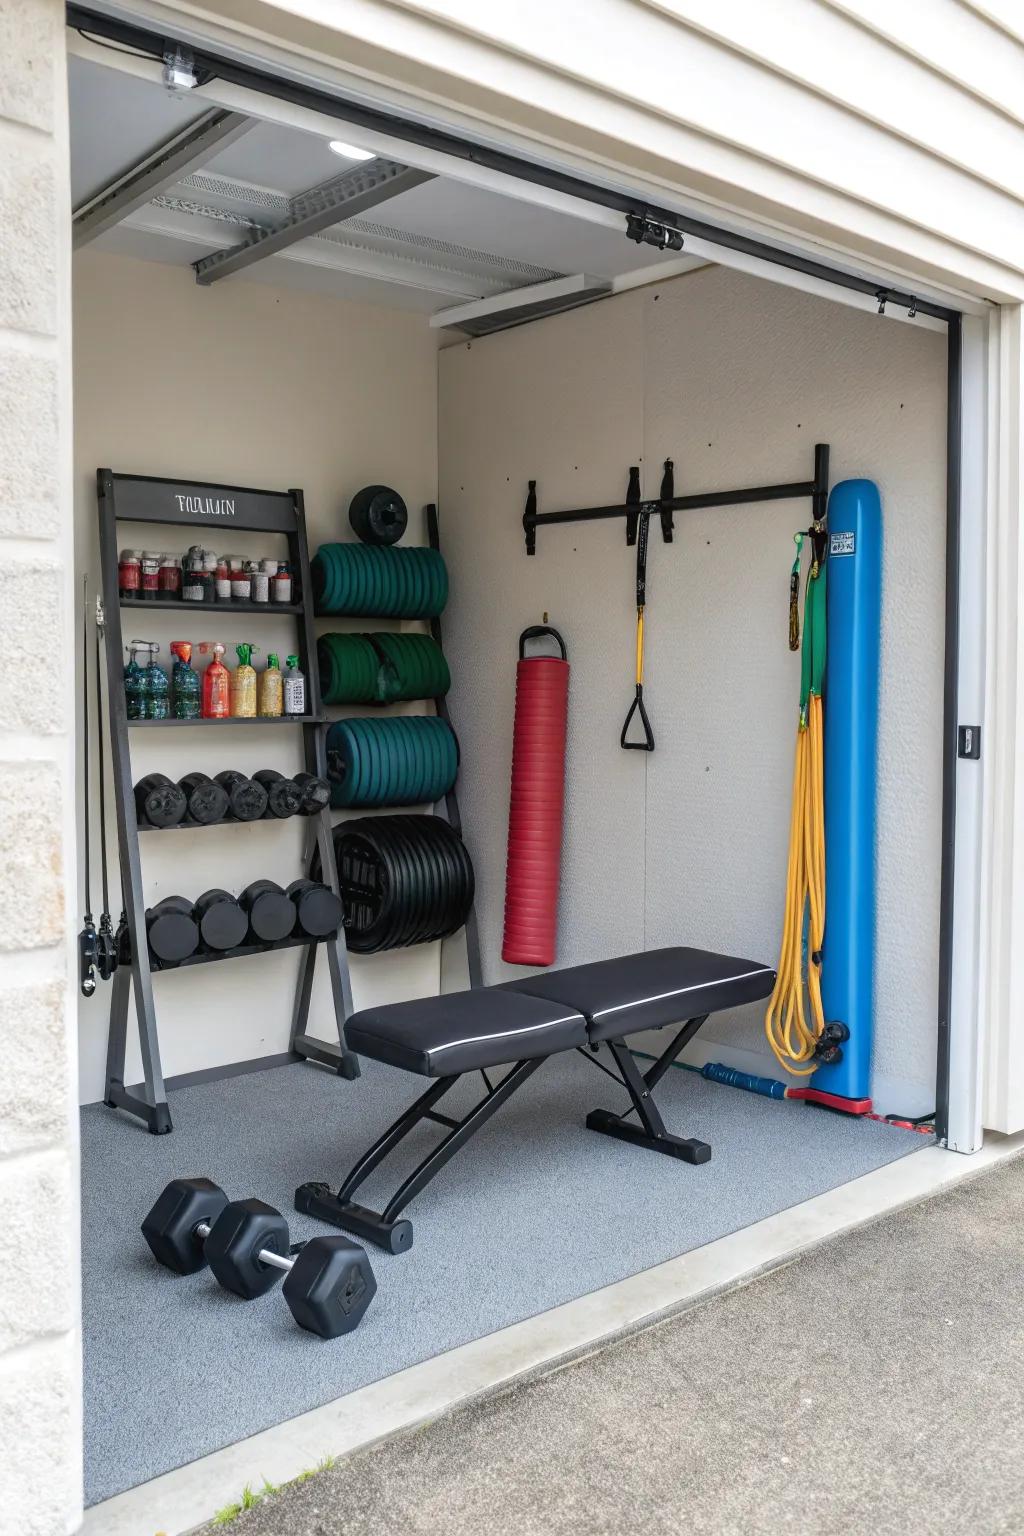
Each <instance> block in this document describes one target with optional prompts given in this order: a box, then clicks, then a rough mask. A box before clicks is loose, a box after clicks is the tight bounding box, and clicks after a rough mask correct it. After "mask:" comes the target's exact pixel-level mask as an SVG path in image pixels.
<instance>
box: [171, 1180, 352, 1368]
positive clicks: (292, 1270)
mask: <svg viewBox="0 0 1024 1536" xmlns="http://www.w3.org/2000/svg"><path fill="white" fill-rule="evenodd" d="M142 1235H143V1236H144V1237H145V1239H146V1242H147V1243H148V1244H149V1247H150V1251H151V1252H152V1254H153V1257H154V1258H155V1259H156V1260H157V1261H158V1262H159V1263H160V1264H163V1265H164V1266H165V1267H166V1268H167V1269H172V1270H174V1272H175V1273H176V1274H179V1275H191V1274H195V1273H196V1272H197V1271H198V1270H200V1269H203V1268H205V1267H206V1265H207V1264H208V1265H209V1267H210V1270H211V1271H212V1273H213V1275H214V1277H215V1278H216V1279H217V1280H218V1281H219V1282H220V1284H221V1285H223V1286H224V1287H225V1289H226V1290H229V1291H232V1292H233V1293H234V1294H235V1295H236V1296H241V1297H243V1298H244V1299H245V1300H251V1299H252V1298H253V1297H255V1296H262V1295H264V1294H265V1293H266V1292H267V1291H269V1290H271V1289H272V1288H273V1287H274V1286H275V1285H276V1284H277V1282H278V1280H279V1279H280V1277H281V1275H282V1274H284V1276H285V1281H284V1285H283V1287H282V1294H283V1295H284V1299H285V1301H286V1302H287V1303H288V1308H289V1310H290V1312H291V1314H292V1316H293V1318H294V1319H295V1321H296V1322H297V1323H298V1325H299V1327H300V1328H304V1329H306V1330H307V1332H309V1333H315V1334H318V1335H319V1336H320V1338H322V1339H336V1338H339V1337H340V1336H341V1335H342V1334H344V1333H351V1331H352V1330H353V1329H354V1328H355V1327H357V1326H358V1324H359V1321H360V1319H361V1318H362V1316H363V1313H364V1312H365V1311H366V1309H367V1307H368V1306H369V1305H370V1302H371V1301H372V1300H373V1297H374V1294H375V1292H376V1290H377V1282H376V1280H375V1279H374V1275H373V1270H372V1268H371V1267H370V1261H369V1259H368V1258H367V1256H366V1254H365V1252H364V1251H363V1249H362V1248H360V1247H359V1244H358V1243H353V1242H352V1241H350V1239H349V1238H347V1237H341V1236H331V1237H314V1238H311V1239H310V1241H309V1242H307V1243H303V1244H301V1245H299V1246H298V1247H297V1248H295V1249H292V1248H290V1247H289V1241H288V1223H287V1221H286V1220H285V1218H284V1216H282V1214H281V1212H280V1211H278V1210H275V1209H274V1207H273V1206H272V1205H266V1204H264V1202H263V1201H262V1200H228V1197H227V1196H226V1195H225V1193H224V1191H223V1190H222V1189H221V1188H220V1187H219V1186H218V1185H216V1184H214V1183H213V1182H212V1180H210V1179H172V1180H171V1182H170V1183H169V1184H168V1185H167V1187H166V1188H165V1189H164V1190H163V1192H162V1193H161V1195H160V1198H159V1199H158V1200H157V1202H156V1204H155V1205H154V1206H153V1209H152V1210H151V1211H150V1212H149V1214H148V1216H147V1217H146V1219H145V1221H144V1222H143V1223H142Z"/></svg>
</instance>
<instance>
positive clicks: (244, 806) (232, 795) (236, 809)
mask: <svg viewBox="0 0 1024 1536" xmlns="http://www.w3.org/2000/svg"><path fill="white" fill-rule="evenodd" d="M217 783H218V784H219V785H220V786H221V788H222V789H223V790H226V791H227V797H228V804H229V808H230V811H231V814H232V816H233V817H234V818H235V820H236V821H259V819H260V817H261V816H265V815H266V811H267V792H266V790H265V789H264V788H263V785H262V784H257V782H256V780H255V779H249V778H246V776H245V774H244V773H238V772H236V770H235V769H234V768H225V769H224V770H223V772H221V773H218V775H217Z"/></svg>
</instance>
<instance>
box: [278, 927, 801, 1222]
mask: <svg viewBox="0 0 1024 1536" xmlns="http://www.w3.org/2000/svg"><path fill="white" fill-rule="evenodd" d="M774 984H775V972H774V971H773V970H772V968H771V967H770V966H767V965H758V964H757V963H756V962H755V961H753V960H737V959H735V958H734V957H733V956H730V955H717V954H713V953H712V952H711V951H709V950H704V949H683V948H678V949H656V950H651V951H650V952H649V953H647V954H640V955H624V956H622V957H621V958H620V959H617V960H598V961H595V962H594V963H593V964H590V965H574V966H570V967H568V968H567V969H566V970H562V971H549V972H547V973H545V974H541V975H537V976H527V977H524V978H523V979H522V980H520V981H507V982H502V983H501V984H500V985H498V986H494V987H479V988H477V989H476V990H475V991H471V992H452V993H448V994H447V995H443V996H441V997H429V998H421V999H419V1000H418V1001H416V1002H411V1003H393V1004H390V1005H388V1006H386V1007H383V1008H367V1009H364V1010H363V1012H361V1013H357V1014H355V1015H354V1016H353V1017H352V1018H351V1019H350V1020H349V1022H348V1025H347V1028H346V1035H347V1038H348V1043H349V1046H350V1047H351V1049H352V1050H354V1051H356V1052H358V1053H359V1055H361V1056H369V1057H371V1058H373V1059H374V1060H375V1061H383V1062H387V1063H388V1065H390V1066H393V1067H402V1068H404V1070H405V1071H407V1072H417V1073H419V1075H420V1076H421V1077H430V1078H433V1079H434V1081H433V1082H432V1083H431V1085H430V1087H429V1088H428V1089H427V1091H426V1093H424V1094H422V1095H421V1096H420V1097H419V1098H418V1099H417V1100H416V1102H415V1104H413V1105H411V1106H410V1108H409V1109H407V1110H406V1112H405V1114H404V1115H401V1116H400V1117H399V1118H398V1119H397V1120H396V1121H395V1123H394V1125H392V1126H391V1127H390V1129H389V1130H387V1131H385V1132H384V1134H383V1136H381V1137H380V1139H379V1140H378V1141H375V1142H374V1144H373V1146H372V1147H370V1149H369V1150H368V1151H367V1152H365V1153H364V1154H363V1156H362V1157H361V1158H360V1159H359V1161H358V1162H357V1163H356V1165H355V1167H354V1168H353V1169H352V1171H351V1172H350V1173H349V1175H348V1177H347V1178H346V1179H345V1180H344V1182H343V1183H342V1185H341V1188H340V1189H339V1190H338V1192H337V1194H333V1193H332V1192H331V1189H330V1187H329V1186H328V1185H326V1184H317V1183H310V1184H302V1185H300V1186H299V1188H298V1189H297V1190H296V1192H295V1206H296V1209H297V1210H299V1211H303V1212H304V1213H306V1214H307V1215H309V1216H315V1217H319V1219H320V1220H321V1221H326V1222H330V1223H331V1224H332V1225H333V1226H337V1227H343V1228H344V1229H345V1230H346V1231H347V1232H352V1233H354V1234H355V1235H356V1236H357V1237H361V1238H363V1239H365V1240H366V1241H367V1242H371V1243H376V1244H377V1245H378V1246H379V1247H381V1248H386V1249H387V1250H388V1251H389V1252H391V1253H402V1252H404V1251H405V1249H407V1248H409V1247H411V1246H412V1224H411V1222H409V1221H408V1220H405V1219H400V1214H401V1212H402V1211H403V1210H404V1209H405V1207H406V1206H407V1205H408V1203H409V1201H410V1200H411V1199H412V1198H413V1197H414V1195H417V1194H418V1193H419V1192H420V1190H421V1189H423V1187H424V1186H425V1185H426V1184H429V1182H430V1180H431V1179H432V1178H433V1177H434V1175H435V1174H436V1173H438V1172H440V1170H441V1169H442V1168H443V1167H444V1165H445V1163H447V1162H448V1161H449V1159H450V1158H452V1157H454V1155H455V1153H456V1152H458V1150H459V1148H460V1147H463V1146H465V1144H466V1142H467V1141H469V1139H470V1137H471V1136H473V1135H474V1134H475V1133H476V1132H477V1131H478V1130H479V1129H480V1127H481V1126H482V1125H484V1124H486V1122H487V1121H488V1120H489V1119H490V1118H491V1116H492V1115H493V1114H495V1113H496V1112H497V1110H499V1109H500V1108H501V1106H502V1104H504V1103H505V1101H506V1100H507V1099H509V1098H511V1097H512V1095H513V1094H514V1093H515V1092H516V1090H517V1089H518V1088H521V1087H522V1085H523V1083H525V1082H526V1080H527V1078H528V1077H531V1076H532V1074H533V1073H534V1072H536V1070H537V1068H538V1067H539V1066H540V1065H541V1064H542V1063H543V1062H544V1061H546V1060H547V1058H548V1057H549V1056H554V1055H555V1054H556V1053H558V1052H560V1051H572V1050H576V1051H580V1052H582V1053H583V1055H584V1056H585V1057H586V1059H587V1060H589V1061H592V1062H593V1064H594V1065H595V1066H597V1067H600V1068H601V1070H602V1071H603V1072H606V1073H607V1074H608V1076H609V1077H611V1078H613V1079H614V1080H615V1081H616V1082H618V1083H620V1084H621V1086H622V1087H623V1088H625V1090H626V1092H627V1093H628V1094H629V1097H630V1100H631V1105H630V1107H629V1108H627V1109H626V1110H624V1111H623V1112H622V1113H621V1114H614V1113H613V1112H612V1111H611V1110H607V1109H595V1110H592V1111H591V1113H590V1114H589V1115H588V1116H587V1125H588V1126H589V1127H590V1129H591V1130H592V1131H601V1132H603V1134H604V1135H606V1136H617V1137H618V1138H619V1139H620V1140H622V1141H628V1142H632V1143H633V1144H634V1145H635V1146H639V1147H649V1148H651V1149H652V1150H653V1151H655V1152H664V1153H667V1154H668V1155H669V1156H670V1157H677V1158H681V1159H682V1161H683V1162H686V1163H706V1162H707V1161H708V1159H709V1158H710V1156H711V1148H710V1147H709V1146H708V1144H707V1143H706V1142H704V1141H694V1140H687V1139H685V1138H683V1137H681V1136H673V1135H672V1134H671V1132H669V1131H668V1130H667V1129H666V1128H665V1123H664V1121H663V1120H662V1118H661V1114H660V1113H659V1111H658V1108H657V1106H656V1105H655V1103H654V1100H653V1098H652V1097H651V1095H652V1093H653V1090H654V1088H655V1087H656V1086H657V1084H658V1082H659V1081H660V1080H661V1078H662V1077H663V1076H664V1075H665V1073H666V1072H667V1071H668V1069H669V1067H670V1066H671V1065H672V1063H673V1062H674V1061H675V1060H676V1057H677V1056H678V1055H679V1052H680V1051H681V1050H682V1049H683V1047H684V1046H685V1045H686V1043H687V1042H688V1041H689V1040H692V1038H693V1036H694V1035H695V1034H696V1033H697V1031H698V1029H699V1028H700V1026H701V1025H702V1024H703V1023H704V1021H705V1019H707V1017H708V1015H709V1014H712V1013H717V1012H719V1011H721V1010H722V1009H725V1008H736V1007H738V1006H739V1005H740V1004H742V1003H753V1002H757V1001H758V1000H759V999H760V998H764V997H767V996H768V995H769V993H770V992H771V990H772V987H773V986H774ZM680 1019H685V1023H682V1024H681V1026H680V1028H679V1029H678V1030H677V1032H676V1033H675V1035H674V1036H673V1038H672V1039H671V1041H670V1042H669V1044H668V1045H667V1046H666V1047H665V1049H664V1050H663V1051H662V1053H661V1055H660V1056H659V1057H658V1058H657V1060H656V1061H655V1062H654V1063H653V1064H652V1065H651V1066H650V1067H649V1068H648V1069H647V1071H646V1072H641V1071H640V1069H639V1067H638V1066H637V1064H636V1061H635V1059H634V1057H633V1054H632V1052H631V1051H630V1049H629V1047H628V1046H627V1045H626V1040H625V1037H626V1036H627V1035H631V1034H636V1033H637V1032H638V1031H639V1030H646V1029H664V1028H665V1027H666V1026H668V1025H671V1024H679V1023H680ZM602 1045H607V1047H608V1050H609V1051H610V1053H611V1056H612V1060H613V1062H614V1065H615V1068H616V1069H617V1071H612V1070H611V1069H610V1068H609V1067H607V1066H606V1065H605V1064H604V1062H603V1061H601V1060H599V1059H598V1053H599V1051H600V1047H601V1046H602ZM500 1066H510V1067H511V1070H510V1071H509V1072H507V1073H506V1074H505V1075H504V1077H502V1078H501V1079H500V1080H498V1081H494V1082H492V1081H491V1079H490V1077H488V1070H489V1069H492V1068H494V1067H500ZM467 1072H479V1073H480V1074H481V1075H482V1077H483V1080H484V1085H485V1093H484V1095H483V1097H482V1098H481V1099H480V1101H479V1102H478V1103H477V1104H476V1105H474V1107H473V1108H472V1109H471V1110H470V1111H469V1112H468V1114H466V1115H464V1116H463V1118H462V1119H461V1120H455V1119H452V1118H451V1117H450V1116H449V1115H445V1114H442V1113H441V1112H440V1111H439V1110H438V1109H436V1108H435V1107H434V1106H435V1105H436V1104H437V1102H438V1100H440V1099H442V1098H443V1097H444V1095H445V1094H446V1093H447V1092H448V1091H449V1089H450V1088H453V1087H454V1085H455V1084H456V1083H457V1082H458V1081H459V1079H460V1077H462V1076H463V1075H464V1074H465V1073H467ZM634 1113H635V1114H636V1117H637V1119H638V1121H639V1124H638V1125H635V1124H633V1123H632V1122H631V1121H629V1120H628V1116H630V1115H632V1114H634ZM421 1120H432V1121H434V1122H435V1123H436V1124H438V1125H441V1126H444V1127H445V1128H446V1129H447V1131H448V1134H447V1136H445V1137H444V1139H443V1140H442V1141H441V1142H439V1144H438V1145H437V1146H436V1147H435V1148H434V1150H433V1151H432V1152H430V1153H429V1154H428V1155H427V1156H426V1157H425V1158H424V1159H423V1161H422V1162H421V1163H420V1164H419V1165H418V1167H417V1168H415V1169H414V1170H413V1172H412V1173H411V1174H410V1175H409V1177H408V1178H407V1179H405V1181H404V1182H403V1183H402V1184H401V1185H400V1186H399V1188H398V1190H397V1191H396V1192H395V1194H394V1195H393V1196H392V1198H391V1199H390V1200H389V1201H388V1203H387V1205H386V1206H385V1208H384V1210H383V1211H381V1212H377V1211H372V1210H369V1209H367V1207H366V1206H362V1205H357V1204H356V1203H355V1201H354V1200H353V1198H352V1197H353V1195H354V1194H355V1192H356V1190H357V1189H358V1188H359V1186H360V1184H362V1183H363V1181H364V1180H365V1179H366V1178H367V1176H368V1175H369V1174H370V1173H372V1172H373V1170H374V1169H375V1168H376V1167H377V1165H378V1164H379V1163H380V1162H382V1161H383V1159H384V1158H385V1157H387V1155H388V1154H389V1153H390V1152H391V1151H393V1150H394V1148H395V1147H397V1146H398V1145H399V1143H400V1142H402V1141H404V1139H405V1137H406V1136H408V1135H409V1133H410V1131H412V1130H413V1128H414V1127H415V1126H417V1125H418V1124H419V1123H420V1121H421Z"/></svg>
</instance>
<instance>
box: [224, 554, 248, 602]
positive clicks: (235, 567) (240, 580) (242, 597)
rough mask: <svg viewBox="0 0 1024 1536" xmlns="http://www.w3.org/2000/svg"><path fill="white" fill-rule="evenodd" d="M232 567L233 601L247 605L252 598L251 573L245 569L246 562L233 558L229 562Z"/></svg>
mask: <svg viewBox="0 0 1024 1536" xmlns="http://www.w3.org/2000/svg"><path fill="white" fill-rule="evenodd" d="M228 563H229V565H230V567H231V601H232V602H233V603H247V602H249V600H250V597H251V596H252V582H251V580H250V578H249V572H248V571H247V570H246V569H245V563H244V561H242V560H240V559H237V558H235V557H232V559H231V560H230V561H229V562H228Z"/></svg>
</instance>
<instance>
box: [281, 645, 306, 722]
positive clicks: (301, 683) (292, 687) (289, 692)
mask: <svg viewBox="0 0 1024 1536" xmlns="http://www.w3.org/2000/svg"><path fill="white" fill-rule="evenodd" d="M284 712H285V714H286V715H304V714H305V713H306V679H305V677H304V675H303V674H302V673H301V672H300V671H299V658H298V657H297V656H289V657H288V658H287V666H286V667H285V672H284Z"/></svg>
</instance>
